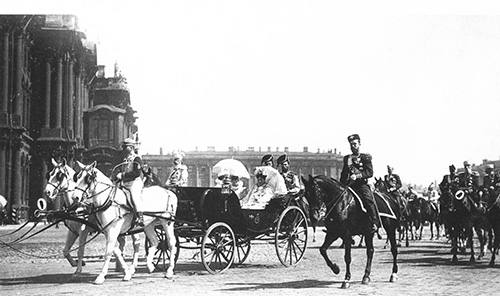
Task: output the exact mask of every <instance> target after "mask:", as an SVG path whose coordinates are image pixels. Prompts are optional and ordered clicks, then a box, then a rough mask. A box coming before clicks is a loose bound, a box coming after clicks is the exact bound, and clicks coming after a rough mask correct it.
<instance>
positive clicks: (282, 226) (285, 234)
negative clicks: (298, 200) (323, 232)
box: [274, 206, 307, 267]
mask: <svg viewBox="0 0 500 296" xmlns="http://www.w3.org/2000/svg"><path fill="white" fill-rule="evenodd" d="M274 246H275V248H276V254H277V255H278V258H279V260H280V262H281V264H283V265H284V266H286V267H288V266H294V265H297V264H298V263H299V262H300V260H302V257H304V253H305V251H306V248H307V219H306V215H305V214H304V212H303V211H302V210H301V209H300V208H298V207H296V206H291V207H288V208H286V209H285V210H284V211H283V213H281V216H280V219H279V220H278V225H277V226H276V233H275V238H274Z"/></svg>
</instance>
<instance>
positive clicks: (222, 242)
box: [156, 187, 308, 273]
mask: <svg viewBox="0 0 500 296" xmlns="http://www.w3.org/2000/svg"><path fill="white" fill-rule="evenodd" d="M168 189H170V190H171V191H173V192H174V193H175V194H176V195H177V197H178V208H177V214H176V218H175V221H176V222H175V234H176V237H177V238H178V240H177V241H178V250H179V249H183V248H186V249H193V248H199V249H200V258H201V262H202V264H203V266H204V267H205V269H206V270H207V271H208V272H210V273H219V272H223V271H225V270H227V269H228V268H229V267H230V266H231V265H232V264H233V263H235V264H242V263H243V262H245V260H246V259H247V258H248V255H249V252H250V249H251V241H252V240H270V241H274V247H275V250H276V254H277V256H278V259H279V261H280V262H281V264H283V265H284V266H293V265H296V264H297V263H299V262H300V260H301V259H302V258H303V256H304V252H305V250H306V247H307V231H308V229H307V226H308V224H307V218H306V215H305V214H304V211H303V209H301V208H300V207H299V206H298V205H299V204H298V203H297V199H298V198H299V197H298V196H293V195H283V196H276V197H275V198H274V199H272V200H271V202H270V203H269V204H268V205H267V206H266V208H265V209H264V210H247V209H242V208H241V205H240V201H239V198H238V196H237V195H236V194H235V193H234V192H233V191H232V190H231V189H230V188H227V187H222V188H211V187H169V188H168ZM156 231H157V234H158V237H159V239H160V241H161V242H160V246H162V245H163V246H164V245H165V244H164V243H163V239H164V238H165V236H164V233H163V232H162V230H161V228H157V229H156ZM176 256H177V257H178V256H179V251H178V252H177V254H176ZM169 257H170V253H169V252H168V250H167V249H166V248H161V247H160V248H159V249H158V254H157V256H156V258H157V260H156V264H158V263H161V261H162V260H163V262H164V261H165V260H166V258H169ZM176 259H177V258H176Z"/></svg>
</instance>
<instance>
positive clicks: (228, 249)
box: [201, 222, 236, 274]
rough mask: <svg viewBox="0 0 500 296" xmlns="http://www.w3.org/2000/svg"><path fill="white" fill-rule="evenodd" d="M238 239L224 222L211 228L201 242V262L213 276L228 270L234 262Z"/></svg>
mask: <svg viewBox="0 0 500 296" xmlns="http://www.w3.org/2000/svg"><path fill="white" fill-rule="evenodd" d="M235 250H236V239H235V237H234V232H233V230H232V229H231V227H229V225H227V224H226V223H223V222H217V223H214V224H213V225H212V226H210V227H209V228H208V230H207V232H206V233H205V236H204V237H203V240H202V242H201V262H202V263H203V266H205V269H206V270H207V271H208V272H210V273H211V274H215V273H220V272H223V271H225V270H226V269H228V268H229V267H230V266H231V264H232V263H233V261H234V257H235Z"/></svg>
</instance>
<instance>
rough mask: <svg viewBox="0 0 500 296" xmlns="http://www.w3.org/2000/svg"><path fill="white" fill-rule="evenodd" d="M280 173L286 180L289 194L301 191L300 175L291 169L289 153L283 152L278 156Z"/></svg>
mask: <svg viewBox="0 0 500 296" xmlns="http://www.w3.org/2000/svg"><path fill="white" fill-rule="evenodd" d="M276 162H277V165H278V169H279V170H280V174H281V176H282V177H283V179H284V180H285V185H286V189H287V191H288V194H297V193H299V191H300V182H299V176H297V174H296V173H294V172H292V171H290V159H289V158H288V155H286V154H283V155H281V156H280V157H278V160H277V161H276Z"/></svg>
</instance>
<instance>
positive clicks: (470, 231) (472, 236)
mask: <svg viewBox="0 0 500 296" xmlns="http://www.w3.org/2000/svg"><path fill="white" fill-rule="evenodd" d="M467 235H468V238H469V241H470V259H469V262H470V263H474V262H476V258H475V257H474V255H475V254H474V230H473V228H472V226H470V227H469V229H468V230H467Z"/></svg>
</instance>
